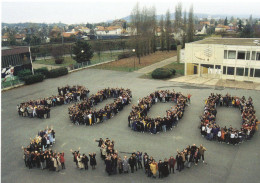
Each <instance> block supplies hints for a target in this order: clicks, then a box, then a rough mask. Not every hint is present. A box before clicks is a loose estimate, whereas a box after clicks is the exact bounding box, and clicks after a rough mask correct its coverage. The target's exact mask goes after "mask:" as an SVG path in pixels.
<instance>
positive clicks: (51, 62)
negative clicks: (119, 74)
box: [33, 52, 120, 67]
mask: <svg viewBox="0 0 260 183" xmlns="http://www.w3.org/2000/svg"><path fill="white" fill-rule="evenodd" d="M119 54H120V52H112V54H111V53H101V55H100V57H99V56H98V54H97V53H94V56H93V57H92V59H91V64H96V63H100V62H105V61H109V60H114V59H117V56H118V55H119ZM33 63H36V64H45V65H54V66H63V67H66V66H69V65H71V64H77V62H76V61H75V60H74V59H73V58H71V57H70V56H67V57H64V62H63V63H62V64H56V63H55V60H54V59H53V58H52V59H46V60H44V59H42V60H36V61H34V62H33Z"/></svg>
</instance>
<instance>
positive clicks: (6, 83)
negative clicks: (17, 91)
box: [1, 78, 24, 89]
mask: <svg viewBox="0 0 260 183" xmlns="http://www.w3.org/2000/svg"><path fill="white" fill-rule="evenodd" d="M19 84H24V81H22V80H20V79H18V78H15V79H10V80H6V81H4V79H2V81H1V89H4V88H8V87H12V86H16V85H19Z"/></svg>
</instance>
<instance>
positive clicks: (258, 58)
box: [256, 52, 260, 60]
mask: <svg viewBox="0 0 260 183" xmlns="http://www.w3.org/2000/svg"><path fill="white" fill-rule="evenodd" d="M256 60H260V52H257V54H256Z"/></svg>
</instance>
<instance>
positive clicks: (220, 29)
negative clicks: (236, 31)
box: [215, 24, 230, 32]
mask: <svg viewBox="0 0 260 183" xmlns="http://www.w3.org/2000/svg"><path fill="white" fill-rule="evenodd" d="M228 29H230V27H229V26H227V25H222V24H218V25H217V27H216V28H215V32H226V31H227V30H228Z"/></svg>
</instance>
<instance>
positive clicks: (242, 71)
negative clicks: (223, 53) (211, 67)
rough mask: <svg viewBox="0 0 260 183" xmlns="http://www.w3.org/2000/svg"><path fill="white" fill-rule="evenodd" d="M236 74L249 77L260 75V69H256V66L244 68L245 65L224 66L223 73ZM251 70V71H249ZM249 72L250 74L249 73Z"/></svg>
mask: <svg viewBox="0 0 260 183" xmlns="http://www.w3.org/2000/svg"><path fill="white" fill-rule="evenodd" d="M235 71H236V76H249V77H258V78H259V77H260V69H254V68H250V69H249V68H243V67H236V68H235V67H226V66H223V74H226V75H235ZM249 72H250V73H249ZM248 73H249V75H248Z"/></svg>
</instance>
